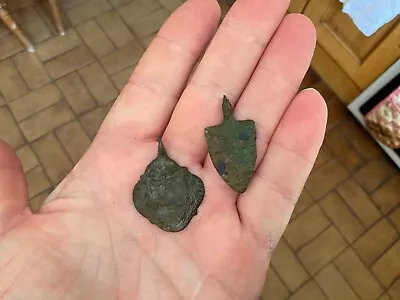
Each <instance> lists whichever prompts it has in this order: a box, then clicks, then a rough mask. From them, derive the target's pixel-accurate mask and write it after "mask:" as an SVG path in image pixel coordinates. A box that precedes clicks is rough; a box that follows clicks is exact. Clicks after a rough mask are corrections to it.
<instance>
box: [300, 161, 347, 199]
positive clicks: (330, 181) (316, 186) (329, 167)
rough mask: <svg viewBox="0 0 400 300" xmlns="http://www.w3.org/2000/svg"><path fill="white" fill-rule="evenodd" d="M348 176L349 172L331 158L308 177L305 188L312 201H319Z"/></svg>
mask: <svg viewBox="0 0 400 300" xmlns="http://www.w3.org/2000/svg"><path fill="white" fill-rule="evenodd" d="M348 176H349V172H348V171H347V170H346V169H345V168H344V167H343V166H342V165H341V164H340V162H339V161H338V160H337V159H336V158H333V159H331V160H330V161H329V162H327V163H326V164H324V165H323V166H321V167H320V168H319V169H317V170H316V171H315V172H313V173H312V174H311V175H310V177H309V179H308V181H307V188H308V191H309V192H310V194H311V195H312V196H313V197H314V199H319V198H321V197H322V196H324V195H325V194H326V193H328V192H329V191H331V190H332V189H333V188H335V186H336V185H338V184H339V183H341V182H342V181H343V180H345V179H346V178H347V177H348Z"/></svg>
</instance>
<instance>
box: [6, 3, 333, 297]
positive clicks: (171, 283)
mask: <svg viewBox="0 0 400 300" xmlns="http://www.w3.org/2000/svg"><path fill="white" fill-rule="evenodd" d="M287 2H288V1H275V0H237V1H236V3H235V5H234V7H233V9H232V10H231V11H230V13H229V14H228V16H227V17H226V18H225V20H224V22H223V23H222V25H221V26H220V28H219V31H218V32H217V34H216V35H215V36H214V38H213V40H212V42H211V44H210V45H209V47H208V50H207V51H206V54H205V55H204V57H203V59H202V61H201V63H200V64H199V66H198V68H197V69H196V71H195V72H194V74H193V75H192V76H191V77H190V79H188V78H189V75H190V74H191V72H192V70H193V67H194V65H195V63H196V60H197V58H198V57H199V55H200V54H201V53H202V52H203V51H204V49H205V47H206V46H207V44H208V41H209V39H210V38H211V36H212V34H213V32H214V30H215V28H216V26H217V24H218V19H219V10H218V6H217V2H216V1H215V0H189V1H188V2H186V3H185V4H184V5H183V6H182V7H181V8H180V9H178V10H177V11H176V12H175V13H174V14H173V16H172V17H171V18H170V19H169V20H168V21H167V22H166V24H165V25H164V26H163V28H162V29H161V30H160V32H159V33H158V35H157V37H156V38H155V39H154V41H153V42H152V44H151V46H150V47H149V49H148V50H147V51H146V53H145V55H144V56H143V58H142V60H141V62H140V63H139V65H138V66H137V68H136V70H135V71H134V73H133V75H132V77H131V79H130V81H129V83H128V84H127V85H126V86H125V88H124V90H123V91H122V93H121V95H120V97H119V98H118V99H117V101H116V103H115V105H114V106H113V108H112V109H111V111H110V113H109V115H108V116H107V118H106V120H105V122H104V123H103V125H102V127H101V129H100V131H99V133H98V135H97V137H96V139H95V141H94V142H93V144H92V146H91V148H90V149H89V150H88V152H87V153H86V154H85V156H84V157H83V158H82V160H81V161H80V162H79V163H78V164H77V166H76V167H75V168H74V169H73V171H72V172H71V173H70V174H69V175H68V176H67V177H66V178H65V179H64V181H63V182H61V184H60V185H59V186H58V187H57V188H56V190H55V191H54V192H53V193H52V194H51V195H50V197H49V199H48V203H47V204H46V205H45V206H44V207H43V208H42V210H41V211H40V212H39V213H37V214H32V213H31V212H30V211H29V209H28V208H27V196H26V187H25V181H24V177H23V173H22V171H21V168H20V165H19V162H18V159H17V158H16V156H15V154H14V153H13V152H12V151H11V150H10V149H9V148H8V146H6V145H5V144H0V299H31V300H36V299H96V300H101V299H105V300H108V299H110V300H111V299H129V300H131V299H146V300H148V299H150V300H151V299H166V300H168V299H218V300H224V299H258V297H259V295H260V291H261V288H262V284H263V281H264V279H265V273H266V271H267V268H268V263H269V258H270V256H271V253H272V251H273V249H274V246H275V245H276V243H277V242H278V240H279V238H280V236H281V235H282V233H283V230H284V229H285V227H286V225H287V222H288V220H289V218H290V214H291V212H292V209H293V206H294V204H295V202H296V200H297V198H298V196H299V194H300V192H301V190H302V187H303V185H304V182H305V180H306V178H307V176H308V174H309V172H310V170H311V168H312V164H313V162H314V160H315V157H316V155H317V153H318V149H319V146H320V144H321V142H322V138H323V134H324V127H325V120H326V108H325V104H324V101H323V99H322V98H321V96H320V95H319V94H318V93H317V92H315V91H314V90H306V91H303V92H301V93H300V94H298V95H297V96H296V92H297V89H298V86H299V84H300V82H301V80H302V78H303V76H304V74H305V72H306V70H307V68H308V66H309V63H310V60H311V57H312V52H313V48H314V45H315V31H314V28H313V26H312V24H311V23H310V22H309V21H308V20H307V19H306V18H305V17H303V16H300V15H289V16H286V17H284V14H285V11H286V8H287V4H288V3H287ZM224 94H226V95H228V97H229V98H230V99H231V100H232V102H233V104H234V105H235V109H234V114H235V116H236V117H237V118H238V119H253V120H254V121H255V122H256V126H257V170H256V173H255V175H254V177H253V180H252V182H251V183H250V185H249V187H248V189H247V191H246V192H245V193H243V194H241V195H238V194H236V193H234V192H233V191H232V190H231V189H230V188H229V187H228V186H227V185H226V184H225V183H224V182H223V180H222V179H221V178H220V177H219V176H218V174H217V172H216V171H215V169H214V167H213V166H212V163H211V160H210V158H209V157H208V156H207V146H206V142H205V138H204V128H205V127H207V126H210V125H215V124H217V123H218V122H219V121H220V120H221V119H222V116H221V99H222V95H224ZM159 136H162V137H163V143H164V146H165V148H166V150H167V152H168V154H169V156H170V157H171V158H173V159H174V160H175V161H176V162H177V163H179V164H180V165H182V166H186V167H188V168H189V170H190V171H191V172H192V173H194V174H196V175H197V176H199V177H200V178H202V180H203V182H204V184H205V190H206V194H205V198H204V200H203V203H202V205H201V206H200V208H199V211H198V215H197V216H195V217H194V218H193V219H192V221H191V222H190V223H189V226H188V227H187V228H186V229H184V230H183V231H181V232H178V233H168V232H164V231H161V230H160V229H159V228H157V227H156V226H154V225H152V224H150V223H149V222H148V221H147V220H146V219H145V218H143V217H142V216H141V215H140V214H139V213H138V212H137V211H136V210H135V208H134V206H133V203H132V189H133V187H134V185H135V184H136V183H137V181H138V180H139V177H140V175H141V174H143V172H144V170H145V168H146V166H147V164H148V163H149V162H150V161H152V160H153V159H154V158H155V156H156V152H157V138H158V137H159Z"/></svg>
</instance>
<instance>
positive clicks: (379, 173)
mask: <svg viewBox="0 0 400 300" xmlns="http://www.w3.org/2000/svg"><path fill="white" fill-rule="evenodd" d="M394 170H395V169H394V166H393V164H392V163H391V162H389V160H388V158H386V157H383V156H381V157H378V158H376V159H374V160H372V161H371V162H369V163H368V164H366V165H365V166H364V167H362V168H361V169H360V170H358V171H357V172H356V173H355V174H354V178H355V179H356V180H357V181H358V183H359V184H361V186H362V187H363V188H364V189H365V190H366V191H367V192H372V191H373V190H375V189H376V188H377V187H378V186H379V185H380V184H382V183H383V182H384V181H386V180H387V179H388V178H389V177H390V176H391V175H392V174H393V172H394Z"/></svg>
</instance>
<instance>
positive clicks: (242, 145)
mask: <svg viewBox="0 0 400 300" xmlns="http://www.w3.org/2000/svg"><path fill="white" fill-rule="evenodd" d="M222 111H223V114H224V120H223V122H222V123H221V124H220V125H218V126H212V127H207V128H206V129H205V135H206V140H207V144H208V151H209V152H210V156H211V160H212V162H213V164H214V167H215V168H216V170H217V172H218V174H219V175H220V176H221V177H222V178H223V179H224V181H225V182H226V183H227V184H228V185H229V186H230V187H231V188H232V189H233V190H235V191H236V192H239V193H243V192H244V191H246V188H247V186H248V185H249V183H250V180H251V178H252V176H253V173H254V168H255V163H256V158H257V150H256V125H255V122H254V121H253V120H244V121H237V120H235V119H234V117H233V115H232V106H231V103H230V102H229V100H228V98H227V97H226V96H224V99H223V103H222Z"/></svg>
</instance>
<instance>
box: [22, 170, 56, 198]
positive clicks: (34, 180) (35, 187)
mask: <svg viewBox="0 0 400 300" xmlns="http://www.w3.org/2000/svg"><path fill="white" fill-rule="evenodd" d="M26 183H27V185H28V196H29V198H33V197H35V196H37V195H38V194H40V193H42V192H43V191H45V190H47V189H48V188H49V187H50V186H51V183H50V180H49V179H48V178H47V175H46V174H45V173H44V170H43V168H42V166H37V167H36V168H34V169H32V170H30V171H29V172H27V173H26Z"/></svg>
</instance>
